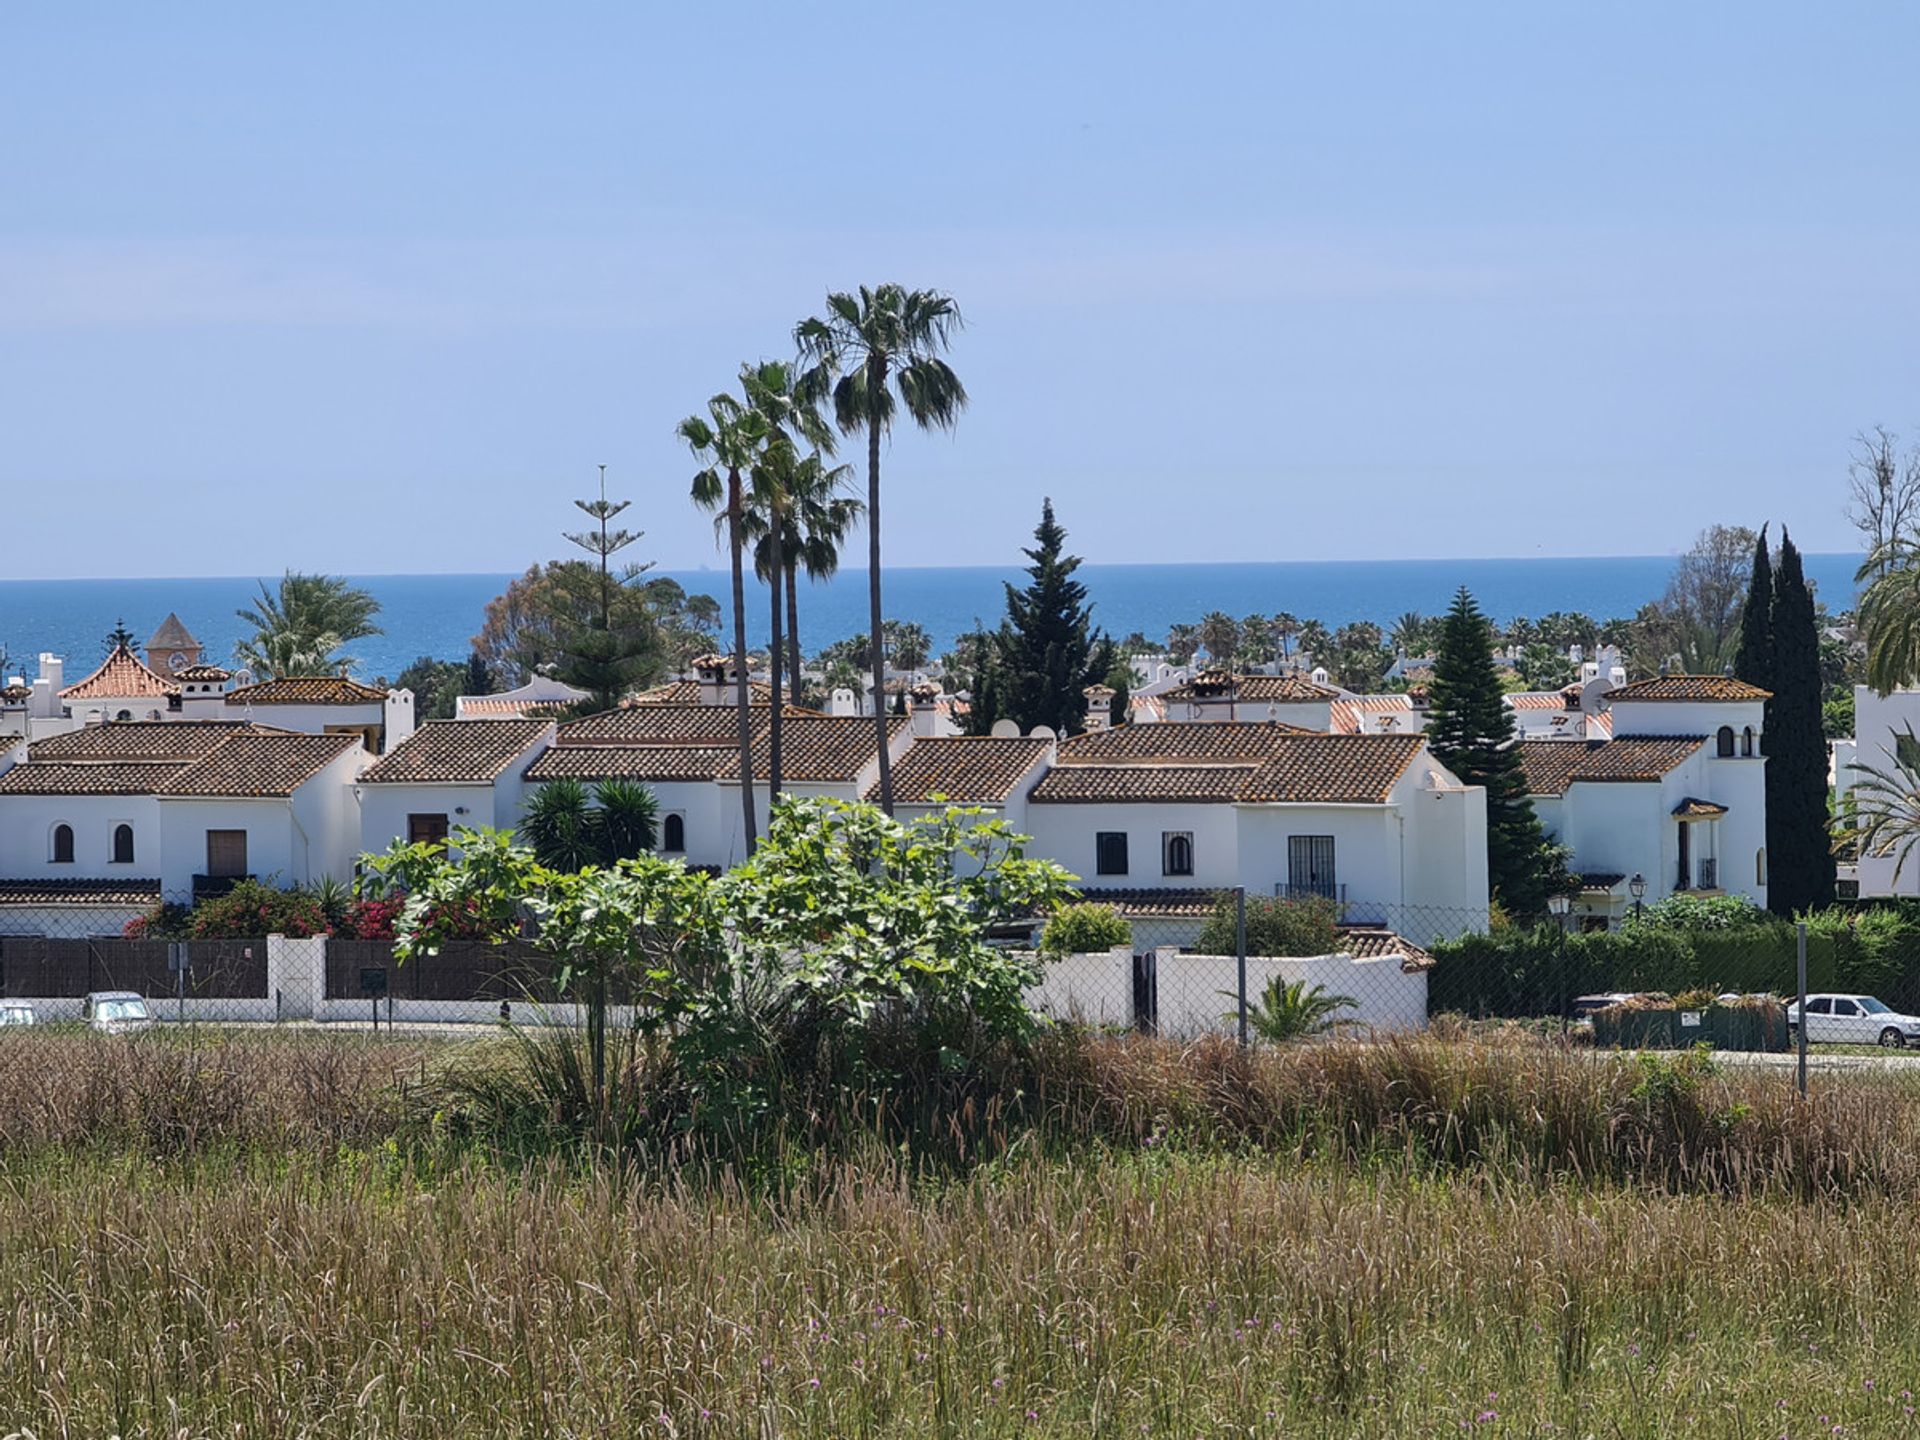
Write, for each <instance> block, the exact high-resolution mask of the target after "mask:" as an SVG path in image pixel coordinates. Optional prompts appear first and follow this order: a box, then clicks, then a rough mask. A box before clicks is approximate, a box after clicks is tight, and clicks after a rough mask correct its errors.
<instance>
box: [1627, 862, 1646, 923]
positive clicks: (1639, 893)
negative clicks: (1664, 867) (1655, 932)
mask: <svg viewBox="0 0 1920 1440" xmlns="http://www.w3.org/2000/svg"><path fill="white" fill-rule="evenodd" d="M1627 893H1628V894H1630V895H1632V896H1633V918H1634V919H1636V920H1638V919H1639V918H1640V911H1641V908H1642V907H1641V905H1640V902H1641V901H1642V900H1644V899H1646V897H1647V877H1646V876H1644V875H1642V874H1640V872H1639V871H1637V870H1636V871H1635V872H1634V876H1633V878H1632V879H1631V880H1629V881H1627Z"/></svg>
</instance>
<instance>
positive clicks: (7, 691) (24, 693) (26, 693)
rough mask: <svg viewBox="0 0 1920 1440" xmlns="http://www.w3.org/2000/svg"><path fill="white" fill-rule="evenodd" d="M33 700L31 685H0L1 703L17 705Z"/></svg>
mask: <svg viewBox="0 0 1920 1440" xmlns="http://www.w3.org/2000/svg"><path fill="white" fill-rule="evenodd" d="M32 698H33V687H32V686H31V685H0V701H5V702H6V703H7V704H9V705H17V704H19V703H21V702H22V701H25V700H31V699H32Z"/></svg>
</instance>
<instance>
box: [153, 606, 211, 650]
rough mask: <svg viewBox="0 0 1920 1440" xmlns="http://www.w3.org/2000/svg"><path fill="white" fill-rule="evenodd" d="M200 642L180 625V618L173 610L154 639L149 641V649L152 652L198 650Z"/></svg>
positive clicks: (154, 635) (155, 633)
mask: <svg viewBox="0 0 1920 1440" xmlns="http://www.w3.org/2000/svg"><path fill="white" fill-rule="evenodd" d="M199 648H200V642H199V641H198V640H196V639H194V638H193V633H192V632H191V631H190V630H188V629H187V627H186V626H184V625H182V624H181V623H180V617H179V616H178V615H176V614H174V613H173V612H172V611H171V610H169V611H168V612H167V618H166V619H164V620H162V621H161V622H160V628H159V629H158V630H156V631H154V632H153V638H152V639H151V640H149V641H147V649H148V650H150V651H152V650H197V649H199Z"/></svg>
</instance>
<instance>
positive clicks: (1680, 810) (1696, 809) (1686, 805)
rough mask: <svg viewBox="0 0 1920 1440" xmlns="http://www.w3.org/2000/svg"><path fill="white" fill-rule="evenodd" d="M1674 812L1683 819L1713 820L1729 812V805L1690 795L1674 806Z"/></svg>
mask: <svg viewBox="0 0 1920 1440" xmlns="http://www.w3.org/2000/svg"><path fill="white" fill-rule="evenodd" d="M1672 813H1673V814H1674V815H1675V816H1677V817H1678V818H1679V819H1682V820H1712V819H1716V818H1717V817H1719V816H1721V815H1724V814H1726V813H1727V807H1726V806H1724V805H1716V804H1715V803H1714V802H1713V801H1711V800H1700V799H1696V798H1695V797H1694V796H1692V795H1689V796H1687V798H1686V799H1684V800H1682V801H1681V802H1680V803H1679V804H1678V805H1676V806H1674V807H1673V811H1672Z"/></svg>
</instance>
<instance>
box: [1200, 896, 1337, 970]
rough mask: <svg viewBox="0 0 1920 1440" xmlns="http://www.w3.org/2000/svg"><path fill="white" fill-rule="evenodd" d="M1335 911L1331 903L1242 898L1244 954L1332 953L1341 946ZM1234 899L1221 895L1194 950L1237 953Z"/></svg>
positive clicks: (1211, 952) (1218, 953)
mask: <svg viewBox="0 0 1920 1440" xmlns="http://www.w3.org/2000/svg"><path fill="white" fill-rule="evenodd" d="M1339 913H1340V911H1339V907H1338V906H1336V905H1335V904H1334V903H1333V901H1331V900H1320V899H1306V900H1289V899H1284V898H1282V897H1280V896H1277V895H1249V896H1248V897H1247V953H1248V954H1249V955H1281V956H1294V955H1331V954H1333V953H1334V952H1335V951H1337V950H1338V949H1339V948H1340V927H1339V925H1338V923H1336V922H1337V919H1338V916H1339ZM1235 925H1236V917H1235V914H1234V903H1233V896H1231V895H1222V896H1221V897H1220V900H1219V903H1218V904H1216V905H1215V906H1214V909H1213V914H1211V915H1209V916H1208V917H1207V923H1206V924H1205V925H1203V926H1201V927H1200V938H1199V939H1197V940H1196V941H1194V949H1196V950H1197V951H1199V952H1200V953H1201V954H1202V955H1234V954H1237V953H1239V952H1238V948H1237V945H1238V941H1237V937H1236V934H1235Z"/></svg>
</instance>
